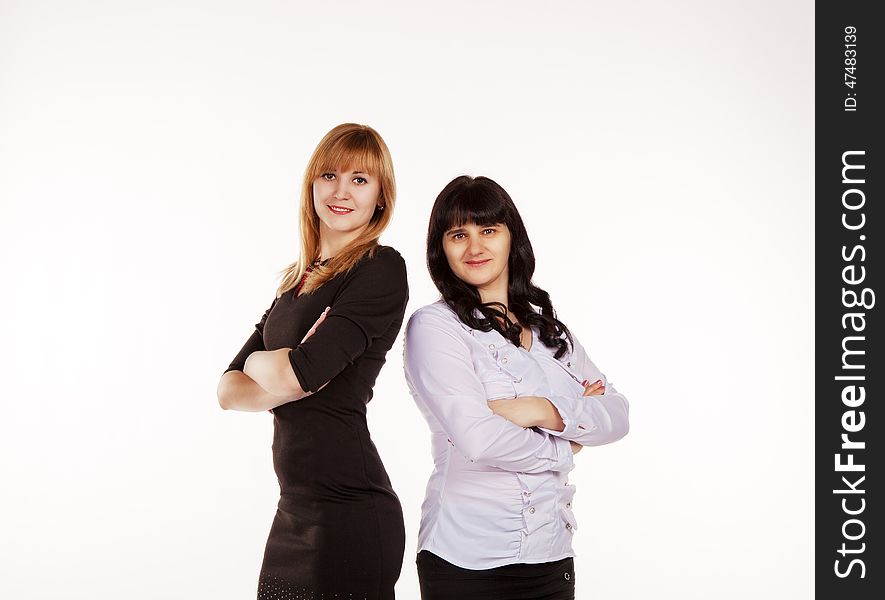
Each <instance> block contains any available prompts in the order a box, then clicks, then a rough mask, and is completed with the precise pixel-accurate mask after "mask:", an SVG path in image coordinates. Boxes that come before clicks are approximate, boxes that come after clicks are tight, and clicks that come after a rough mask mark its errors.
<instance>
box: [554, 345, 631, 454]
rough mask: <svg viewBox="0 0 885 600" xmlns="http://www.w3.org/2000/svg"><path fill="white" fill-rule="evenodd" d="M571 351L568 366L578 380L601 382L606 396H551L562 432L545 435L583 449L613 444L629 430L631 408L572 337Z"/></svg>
mask: <svg viewBox="0 0 885 600" xmlns="http://www.w3.org/2000/svg"><path fill="white" fill-rule="evenodd" d="M572 341H573V343H574V348H573V350H572V358H571V362H572V364H574V368H575V371H576V373H577V374H578V375H579V376H580V378H581V379H584V380H587V381H590V382H593V381H596V380H597V379H600V380H602V383H603V385H604V386H605V393H604V394H602V395H601V396H576V397H569V396H550V397H549V398H548V400H550V403H551V404H553V406H555V407H556V409H557V410H558V411H559V416H560V417H562V422H563V423H564V424H565V429H563V430H562V431H558V432H557V431H550V430H547V429H544V431H548V432H549V433H551V434H552V435H558V436H561V437H563V438H565V439H568V440H572V441H575V442H577V443H579V444H581V445H582V446H601V445H603V444H609V443H611V442H615V441H617V440H619V439H621V438H622V437H624V436H625V435H627V432H628V431H629V430H630V421H629V413H630V405H629V404H628V402H627V398H625V397H624V395H623V394H621V393H620V392H618V390H616V389H615V386H613V385H612V384H611V383H609V382H608V380H607V379H606V378H605V375H603V374H602V372H600V370H599V369H598V368H597V367H596V365H595V364H593V361H592V360H590V357H589V356H587V352H586V351H585V350H584V347H583V346H581V342H579V341H578V338H576V337H574V336H572Z"/></svg>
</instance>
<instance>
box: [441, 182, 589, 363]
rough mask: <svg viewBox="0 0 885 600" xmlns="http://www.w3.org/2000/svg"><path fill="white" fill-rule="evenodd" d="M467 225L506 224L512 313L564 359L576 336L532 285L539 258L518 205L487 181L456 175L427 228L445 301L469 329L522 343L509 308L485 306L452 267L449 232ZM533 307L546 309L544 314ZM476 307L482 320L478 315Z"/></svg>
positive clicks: (542, 310) (473, 289)
mask: <svg viewBox="0 0 885 600" xmlns="http://www.w3.org/2000/svg"><path fill="white" fill-rule="evenodd" d="M468 223H470V224H474V225H479V226H480V227H485V226H490V225H497V224H504V225H506V226H507V229H509V230H510V238H511V239H510V256H509V258H508V261H507V271H508V275H509V281H508V283H507V300H508V302H509V303H510V307H509V308H510V311H511V312H512V313H513V314H514V315H515V316H516V318H517V320H518V321H519V322H520V323H524V324H526V325H528V326H529V327H531V326H536V327H537V328H538V330H539V332H540V335H539V338H540V340H541V342H542V343H543V344H544V345H545V346H547V347H548V348H556V354H555V355H554V356H555V357H556V358H559V357H561V356H562V355H563V354H565V352H566V351H567V350H568V346H567V343H566V340H568V344H572V337H571V333H570V332H569V330H568V328H567V327H566V326H565V325H564V324H563V323H562V322H561V321H560V320H559V319H557V318H556V312H555V311H554V310H553V304H552V303H551V302H550V294H548V293H547V292H545V291H544V290H543V289H541V288H539V287H538V286H536V285H534V284H533V283H532V275H533V274H534V272H535V255H534V253H533V252H532V243H531V242H530V241H529V236H528V233H527V232H526V229H525V225H524V224H523V222H522V217H520V216H519V211H517V210H516V205H514V204H513V200H512V199H511V198H510V195H509V194H508V193H507V192H506V191H505V190H504V188H502V187H501V186H500V185H498V184H497V183H495V182H494V181H492V180H491V179H489V178H488V177H468V176H467V175H462V176H460V177H456V178H455V179H453V180H452V181H450V182H449V184H448V185H446V187H445V188H443V191H442V192H440V193H439V196H437V198H436V202H434V203H433V209H432V210H431V212H430V225H429V226H428V228H427V270H428V271H430V278H431V279H432V280H433V283H434V284H435V285H436V288H437V289H438V290H439V293H440V294H441V295H442V298H443V300H444V301H445V303H446V304H448V305H449V307H451V308H452V310H454V311H455V314H457V315H458V318H459V319H461V321H462V322H464V323H465V324H466V325H467V326H468V327H471V328H473V329H479V330H481V331H491V330H492V329H495V330H496V331H498V332H499V333H501V335H503V336H504V337H505V338H507V339H508V340H510V342H512V343H513V344H514V345H516V346H519V345H520V339H519V338H520V333H521V332H522V327H520V325H519V323H513V322H511V321H510V319H509V318H507V308H508V307H506V306H504V305H503V304H502V303H500V302H487V303H483V302H482V299H481V297H480V295H479V291H478V290H477V289H476V288H475V287H474V286H472V285H470V284H469V283H466V282H465V281H463V280H461V279H459V278H458V277H457V276H455V274H454V273H453V272H452V270H451V268H449V263H448V260H447V259H446V255H445V252H444V251H443V236H444V235H445V233H446V231H449V230H450V229H452V228H454V227H461V226H462V225H465V224H468ZM532 305H534V306H537V307H538V308H540V309H541V312H540V314H539V313H538V312H536V311H535V310H534V309H533V308H532ZM477 309H479V312H480V313H481V314H482V315H483V317H477V316H476V315H474V311H475V310H477ZM502 322H503V324H502Z"/></svg>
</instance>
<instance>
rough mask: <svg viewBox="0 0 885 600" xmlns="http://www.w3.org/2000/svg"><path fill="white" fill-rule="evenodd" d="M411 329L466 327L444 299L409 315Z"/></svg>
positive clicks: (453, 328) (454, 328)
mask: <svg viewBox="0 0 885 600" xmlns="http://www.w3.org/2000/svg"><path fill="white" fill-rule="evenodd" d="M408 327H409V328H410V329H425V328H436V329H451V330H457V329H465V327H466V326H465V325H463V324H462V323H461V320H460V319H459V318H458V315H456V314H455V312H454V311H453V310H452V309H451V308H449V306H448V305H447V304H446V303H445V302H443V301H442V300H437V301H436V302H433V303H432V304H428V305H426V306H422V307H421V308H419V309H418V310H416V311H415V312H413V313H412V316H411V317H409V324H408Z"/></svg>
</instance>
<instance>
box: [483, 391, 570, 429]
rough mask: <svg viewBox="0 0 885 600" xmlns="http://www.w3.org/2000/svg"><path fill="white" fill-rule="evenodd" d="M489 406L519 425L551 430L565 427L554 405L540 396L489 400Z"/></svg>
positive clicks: (493, 410)
mask: <svg viewBox="0 0 885 600" xmlns="http://www.w3.org/2000/svg"><path fill="white" fill-rule="evenodd" d="M488 404H489V408H491V409H492V412H494V413H495V414H496V415H498V416H501V417H504V418H505V419H507V420H508V421H510V422H511V423H513V424H514V425H519V426H520V427H526V428H528V427H543V428H545V429H549V430H551V431H562V430H563V429H565V425H564V424H563V421H562V417H561V416H560V415H559V411H558V410H557V409H556V407H555V406H554V405H553V404H552V403H551V402H550V401H549V400H548V399H547V398H543V397H541V396H519V397H517V398H508V399H505V400H490V401H489V402H488Z"/></svg>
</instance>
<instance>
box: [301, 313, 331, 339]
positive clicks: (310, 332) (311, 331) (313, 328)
mask: <svg viewBox="0 0 885 600" xmlns="http://www.w3.org/2000/svg"><path fill="white" fill-rule="evenodd" d="M331 309H332V307H331V306H327V307H326V310H324V311H323V314H321V315H320V318H319V319H317V320H316V323H314V324H313V325H311V326H310V329H308V330H307V333H306V334H304V337H303V338H301V343H302V344H303V343H304V342H305V340H307V338H309V337H310V336H312V335H313V334H314V333H315V332H316V330H317V327H319V326H320V323H322V322H323V321H325V320H326V315H327V314H328V313H329V311H330V310H331Z"/></svg>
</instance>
